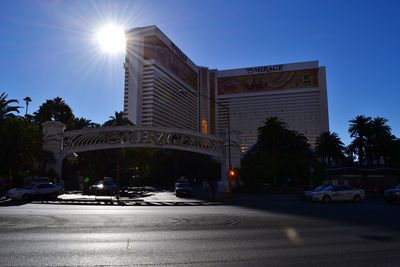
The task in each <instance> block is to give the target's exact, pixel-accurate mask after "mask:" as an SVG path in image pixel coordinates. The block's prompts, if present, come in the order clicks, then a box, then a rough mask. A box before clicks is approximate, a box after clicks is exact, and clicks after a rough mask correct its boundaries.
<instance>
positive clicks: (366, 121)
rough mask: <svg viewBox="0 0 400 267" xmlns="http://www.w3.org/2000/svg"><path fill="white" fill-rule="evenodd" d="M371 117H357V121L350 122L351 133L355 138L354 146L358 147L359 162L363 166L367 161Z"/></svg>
mask: <svg viewBox="0 0 400 267" xmlns="http://www.w3.org/2000/svg"><path fill="white" fill-rule="evenodd" d="M371 120H372V118H371V117H366V116H364V115H357V116H356V117H355V119H352V120H350V121H349V122H350V125H349V130H348V131H349V133H350V137H353V138H354V140H353V142H354V144H356V147H357V156H358V162H359V163H360V164H362V163H363V162H364V161H365V159H366V154H367V153H366V150H367V142H366V141H367V138H368V137H369V135H370V129H371Z"/></svg>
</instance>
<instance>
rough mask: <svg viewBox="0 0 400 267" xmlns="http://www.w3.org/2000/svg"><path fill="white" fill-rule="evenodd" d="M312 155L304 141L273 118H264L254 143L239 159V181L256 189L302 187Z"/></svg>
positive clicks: (303, 137)
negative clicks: (240, 159)
mask: <svg viewBox="0 0 400 267" xmlns="http://www.w3.org/2000/svg"><path fill="white" fill-rule="evenodd" d="M312 164H313V153H312V150H311V148H310V145H309V144H308V143H307V138H306V137H305V136H304V135H303V134H301V133H299V132H297V131H294V130H289V129H288V128H287V125H286V123H285V122H284V121H282V120H280V119H279V118H277V117H271V118H267V120H266V121H265V123H264V125H263V126H261V127H260V128H258V138H257V143H256V144H255V145H254V146H253V147H252V148H251V149H250V150H249V151H248V152H247V154H246V155H245V157H244V159H243V160H242V169H241V173H242V177H243V180H244V181H245V182H246V183H247V184H249V185H253V186H255V187H256V188H257V187H260V186H261V185H262V184H265V183H269V184H273V185H276V186H281V185H285V184H288V183H291V184H293V183H297V184H304V183H305V182H306V181H307V179H308V178H310V167H311V166H312Z"/></svg>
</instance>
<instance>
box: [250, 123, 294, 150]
mask: <svg viewBox="0 0 400 267" xmlns="http://www.w3.org/2000/svg"><path fill="white" fill-rule="evenodd" d="M257 130H258V138H257V144H258V146H271V145H274V144H275V145H277V144H278V140H279V139H281V138H282V137H283V133H284V132H285V131H286V130H287V124H286V122H284V121H283V120H281V119H280V118H278V117H269V118H267V119H266V121H265V122H264V125H263V126H261V127H259V128H258V129H257Z"/></svg>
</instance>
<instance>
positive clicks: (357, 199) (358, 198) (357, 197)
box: [353, 195, 361, 203]
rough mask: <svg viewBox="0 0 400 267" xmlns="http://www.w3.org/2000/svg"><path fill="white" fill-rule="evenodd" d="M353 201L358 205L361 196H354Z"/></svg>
mask: <svg viewBox="0 0 400 267" xmlns="http://www.w3.org/2000/svg"><path fill="white" fill-rule="evenodd" d="M353 201H354V202H355V203H359V202H360V201H361V196H360V195H355V196H354V198H353Z"/></svg>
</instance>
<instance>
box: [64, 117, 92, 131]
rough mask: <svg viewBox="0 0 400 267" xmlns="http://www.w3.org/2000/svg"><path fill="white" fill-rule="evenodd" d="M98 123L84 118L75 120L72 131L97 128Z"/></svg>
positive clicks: (71, 127)
mask: <svg viewBox="0 0 400 267" xmlns="http://www.w3.org/2000/svg"><path fill="white" fill-rule="evenodd" d="M96 125H97V124H96V123H95V122H92V121H91V120H88V119H85V118H83V117H81V118H74V120H73V121H72V123H71V126H70V129H71V130H73V129H82V128H94V127H96Z"/></svg>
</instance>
